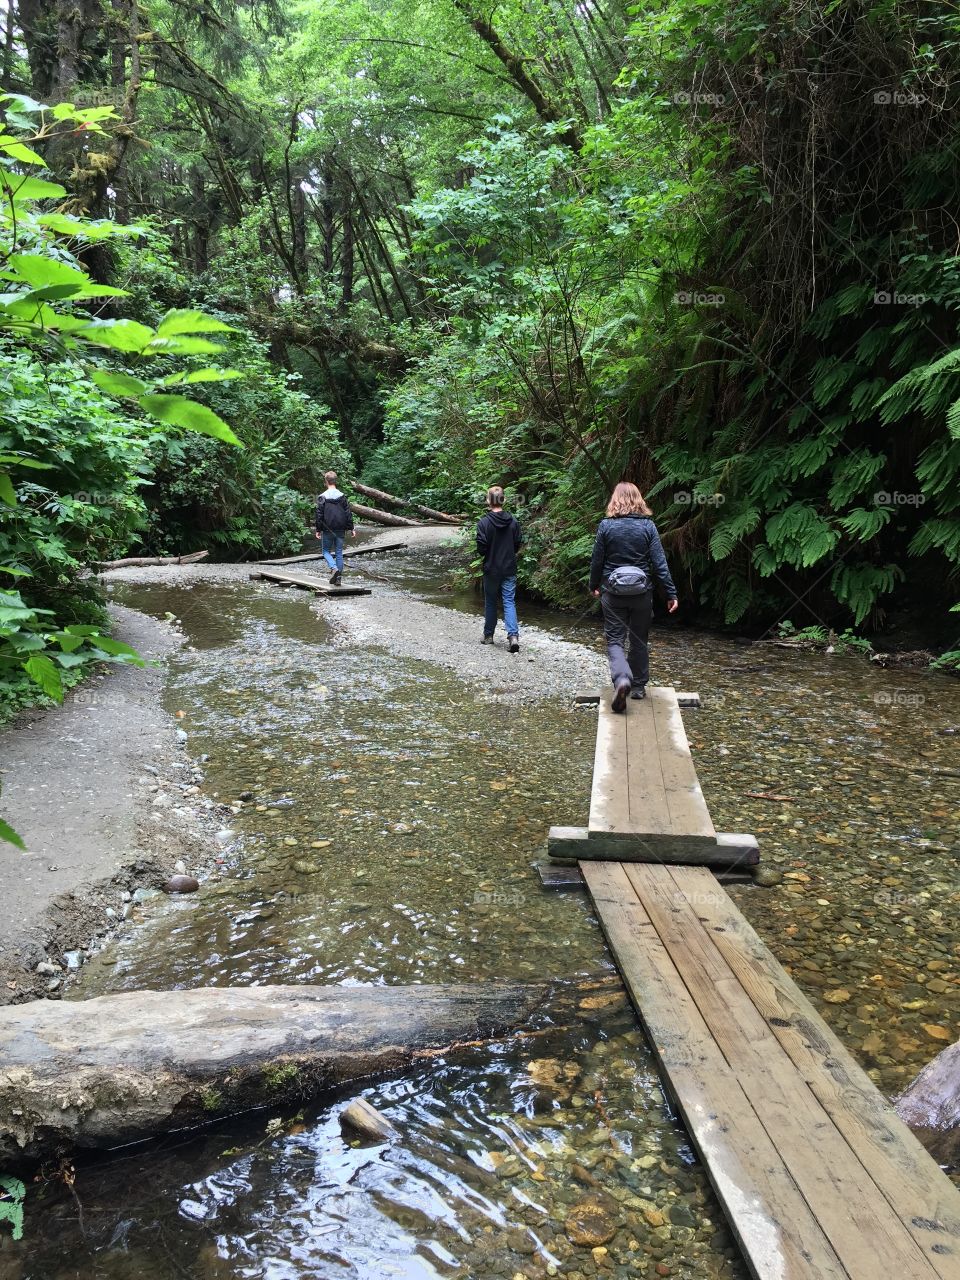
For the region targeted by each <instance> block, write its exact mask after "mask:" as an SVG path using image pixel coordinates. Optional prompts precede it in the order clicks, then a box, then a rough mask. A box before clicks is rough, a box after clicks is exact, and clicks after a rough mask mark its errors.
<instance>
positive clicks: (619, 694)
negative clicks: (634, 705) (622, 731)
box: [610, 680, 630, 715]
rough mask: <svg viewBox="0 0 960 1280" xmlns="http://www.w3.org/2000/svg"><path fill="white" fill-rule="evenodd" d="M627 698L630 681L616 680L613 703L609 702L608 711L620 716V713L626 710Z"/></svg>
mask: <svg viewBox="0 0 960 1280" xmlns="http://www.w3.org/2000/svg"><path fill="white" fill-rule="evenodd" d="M629 696H630V681H629V680H618V681H617V691H616V693H615V694H614V695H613V702H611V704H610V709H611V710H612V711H616V712H617V714H618V715H620V714H622V712H624V711H625V710H626V707H627V698H628V697H629Z"/></svg>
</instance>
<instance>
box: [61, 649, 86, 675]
mask: <svg viewBox="0 0 960 1280" xmlns="http://www.w3.org/2000/svg"><path fill="white" fill-rule="evenodd" d="M53 657H54V661H55V662H57V663H58V664H59V665H60V666H61V667H64V668H66V669H67V670H68V671H69V669H70V668H71V667H82V666H83V664H84V663H85V662H89V661H90V654H88V653H70V652H69V651H66V652H64V653H55V654H54V655H53Z"/></svg>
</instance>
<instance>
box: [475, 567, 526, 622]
mask: <svg viewBox="0 0 960 1280" xmlns="http://www.w3.org/2000/svg"><path fill="white" fill-rule="evenodd" d="M501 600H502V601H503V625H504V626H505V627H506V629H507V635H508V636H517V635H519V634H520V625H519V623H518V622H517V604H516V601H517V578H516V574H514V576H513V577H512V578H494V577H492V576H491V575H490V574H489V573H485V574H484V575H483V605H484V610H483V634H484V635H485V636H492V635H493V633H494V631H496V629H497V605H498V604H499V602H500V601H501Z"/></svg>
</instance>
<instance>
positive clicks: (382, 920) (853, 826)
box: [0, 531, 960, 1280]
mask: <svg viewBox="0 0 960 1280" xmlns="http://www.w3.org/2000/svg"><path fill="white" fill-rule="evenodd" d="M446 536H447V535H446V534H445V532H444V533H443V534H442V535H436V534H433V533H432V531H431V536H430V539H429V540H427V541H425V542H424V544H423V545H420V546H418V547H411V548H410V550H409V551H408V552H406V553H400V554H395V555H383V556H374V557H370V558H367V557H364V561H365V563H366V566H367V568H366V569H365V570H362V569H361V568H360V567H359V562H358V568H357V576H358V579H359V580H365V581H367V582H368V584H369V585H371V587H373V589H374V594H373V595H371V596H370V597H360V598H358V599H357V600H347V599H344V600H337V601H326V600H323V601H314V600H312V599H311V598H310V597H308V596H304V595H302V594H300V593H297V594H294V593H292V592H284V591H283V590H282V589H280V588H277V587H272V586H265V585H257V586H252V585H250V584H249V583H248V582H247V580H246V571H245V570H244V569H243V568H242V567H238V568H231V567H218V566H212V567H210V568H206V567H204V566H197V567H192V568H190V569H184V570H183V571H178V572H177V574H176V576H171V575H170V574H169V571H167V570H156V571H145V572H143V571H141V572H138V573H126V572H125V573H124V574H121V575H116V577H117V586H116V590H115V595H116V597H117V598H120V597H121V596H122V599H123V601H124V603H126V604H128V605H130V606H133V607H135V608H138V609H141V610H145V611H147V612H149V613H152V614H154V615H155V616H157V617H162V616H163V615H164V614H165V613H166V612H171V613H173V614H174V615H175V616H176V617H177V618H178V619H179V620H180V626H181V627H182V630H183V633H184V636H185V639H186V644H185V646H184V648H183V649H181V650H180V651H178V652H177V653H176V654H175V655H172V657H171V659H170V677H169V682H168V686H167V693H166V705H167V710H168V712H169V713H170V714H172V715H175V714H176V713H177V712H181V713H182V715H181V716H180V718H179V720H178V722H177V723H178V724H179V725H180V726H181V728H182V730H183V732H184V733H186V734H187V735H188V742H187V746H188V749H189V751H190V753H191V754H192V755H194V756H196V757H197V758H201V757H203V756H206V757H208V758H207V759H206V761H205V763H204V766H203V768H204V772H205V780H204V782H203V784H202V785H203V794H204V795H205V796H206V797H207V798H208V799H209V800H210V801H211V803H213V804H224V805H227V806H228V807H229V828H228V830H229V831H230V832H232V833H234V834H233V835H232V836H231V837H229V839H228V842H227V851H226V852H225V853H224V854H223V855H221V856H222V861H221V862H220V863H219V864H215V865H214V867H213V870H212V874H210V875H208V876H206V877H204V878H203V883H202V885H201V888H200V891H199V892H198V893H197V894H194V895H190V896H189V897H186V898H179V899H169V898H166V897H164V898H159V897H158V898H154V899H151V900H149V901H147V902H146V903H145V904H144V905H143V908H142V911H143V917H144V920H143V924H142V925H141V926H140V927H138V928H136V929H132V930H129V931H128V932H127V933H126V935H125V936H124V937H123V938H122V939H120V940H119V941H118V943H117V945H116V946H115V947H112V948H110V950H108V952H107V953H106V955H104V956H102V957H100V958H99V959H94V960H93V961H92V962H91V963H90V964H89V965H87V966H85V968H84V970H83V972H82V975H81V977H80V979H79V981H78V982H77V983H76V984H75V985H73V986H72V988H71V989H70V990H69V991H68V994H69V995H71V996H75V997H80V998H82V997H86V996H90V995H96V994H100V993H107V992H113V991H136V990H143V989H148V988H158V989H164V990H174V991H175V990H177V989H185V988H190V987H199V986H218V985H222V986H235V985H243V984H297V983H343V984H347V985H352V984H357V983H371V982H372V983H385V984H396V983H417V982H429V983H437V982H449V981H462V982H470V981H479V982H485V981H492V980H494V979H501V980H509V981H523V982H526V981H537V980H539V979H542V978H544V977H549V978H574V977H580V978H582V977H584V976H589V975H596V974H598V973H604V972H606V973H609V971H610V970H609V960H608V958H607V955H606V952H605V949H604V947H603V943H602V939H601V936H600V932H599V929H598V928H597V926H596V923H595V921H594V920H593V919H592V917H591V914H590V911H589V908H588V906H587V903H586V901H585V899H584V897H583V896H582V895H580V894H577V893H571V894H552V895H551V894H546V893H544V892H543V891H542V890H541V889H540V887H539V883H538V882H537V880H536V879H535V878H534V875H533V873H532V869H531V864H532V863H533V862H534V861H535V860H536V859H537V858H539V857H540V856H542V848H543V841H544V836H545V833H546V830H547V828H548V827H549V826H550V825H552V824H565V823H567V824H571V825H573V824H577V823H580V822H582V821H583V818H584V816H585V812H586V805H587V797H588V794H589V778H590V769H591V765H592V757H593V737H594V720H593V717H592V715H591V713H590V712H589V711H584V710H575V709H574V708H573V706H572V704H571V701H570V697H569V694H570V693H572V692H573V691H574V689H575V688H578V687H581V686H582V685H584V684H587V683H590V682H596V681H597V680H598V679H600V678H601V677H602V672H603V660H602V652H601V641H600V636H599V633H598V630H597V627H596V623H595V621H594V620H592V619H591V618H590V617H589V616H584V617H583V618H581V619H569V618H561V617H557V616H556V615H550V614H548V613H540V614H537V613H535V612H534V611H531V610H529V609H528V610H526V611H525V613H524V614H522V615H521V621H522V623H523V624H524V625H523V638H522V644H523V647H522V649H521V654H520V655H519V658H520V660H519V661H516V660H513V659H512V658H511V657H510V655H508V654H507V653H506V652H505V650H503V649H494V650H490V649H482V648H481V647H480V645H479V643H478V641H479V634H478V630H479V629H478V626H477V612H476V609H477V602H476V600H475V599H474V598H472V597H471V596H470V595H469V594H465V595H458V594H456V593H452V592H450V591H449V590H448V588H447V586H446V582H447V576H446V573H447V569H448V568H449V564H450V552H449V551H448V550H447V549H445V547H444V546H443V545H442V544H438V538H439V539H445V538H446ZM364 572H366V573H367V577H366V578H365V579H364V578H363V573H364ZM530 659H532V661H530ZM653 662H654V678H655V679H657V680H660V681H663V682H664V683H673V684H675V685H676V686H677V687H681V688H685V689H695V690H699V691H700V693H701V695H702V699H703V708H702V710H701V711H699V712H695V713H689V714H687V715H686V717H685V722H686V725H687V731H688V736H689V737H690V739H691V744H692V747H693V750H694V753H695V758H696V762H697V768H698V772H699V775H700V778H701V781H702V783H703V787H704V791H705V794H706V796H707V799H708V803H709V805H710V809H711V814H712V816H713V818H714V821H715V823H716V825H717V827H718V829H726V830H738V831H753V832H755V833H756V834H757V836H758V838H759V840H760V843H761V848H762V851H763V856H764V859H765V861H766V863H767V865H768V866H769V867H771V868H773V869H775V870H777V871H778V872H779V873H780V874H781V876H782V879H781V881H780V883H779V884H778V885H776V887H774V888H772V889H768V890H761V889H758V888H754V887H752V886H743V887H741V886H731V888H730V892H731V894H732V895H733V896H734V897H735V898H736V900H737V902H738V905H739V906H740V908H741V910H742V911H743V912H744V914H745V915H747V916H748V918H749V919H750V920H751V922H752V923H753V924H754V926H755V927H756V928H757V929H758V931H759V932H760V933H761V934H762V935H763V936H764V939H765V941H767V943H768V944H769V945H770V946H771V948H772V949H773V951H774V953H775V954H776V955H777V957H778V958H779V959H780V960H781V961H782V962H783V963H785V964H786V965H787V966H788V967H789V968H790V969H791V971H792V973H793V975H794V977H795V978H796V979H797V981H798V982H799V983H800V984H801V986H802V987H803V988H804V989H805V990H806V992H807V994H808V995H810V996H811V998H812V999H814V1000H816V1001H817V1002H818V1003H819V1006H820V1008H821V1010H822V1011H823V1014H824V1016H825V1018H826V1019H827V1021H828V1022H829V1023H830V1024H831V1025H832V1026H833V1027H834V1028H835V1029H836V1030H837V1031H838V1033H839V1034H840V1035H841V1037H842V1038H843V1039H844V1040H845V1041H846V1043H847V1044H848V1045H849V1047H850V1048H851V1049H852V1050H853V1052H854V1053H855V1054H856V1055H857V1056H858V1058H859V1059H860V1061H861V1062H862V1063H863V1064H864V1065H865V1067H866V1068H867V1069H868V1070H869V1071H870V1073H871V1075H872V1076H873V1078H874V1079H875V1080H876V1081H877V1082H878V1083H879V1085H880V1087H881V1088H882V1089H883V1090H884V1091H886V1092H887V1093H888V1094H889V1095H892V1094H894V1093H896V1092H898V1091H899V1089H900V1088H902V1086H903V1085H904V1084H905V1083H906V1082H907V1080H909V1079H910V1077H911V1076H912V1075H913V1074H915V1072H916V1071H917V1070H919V1068H920V1067H921V1066H922V1065H923V1064H924V1063H925V1062H926V1061H928V1060H929V1059H930V1058H931V1057H932V1056H933V1054H934V1053H935V1052H936V1051H937V1049H938V1048H939V1047H941V1044H943V1043H946V1039H945V1037H949V1038H951V1039H955V1038H957V1036H958V1034H960V958H958V957H960V933H958V928H960V926H958V924H957V920H958V915H957V910H956V907H957V897H958V886H957V879H956V876H955V871H954V868H955V857H956V850H957V845H958V836H960V831H958V822H960V817H958V807H957V804H956V794H957V793H956V787H957V779H956V778H955V777H954V776H953V772H952V771H955V770H956V760H955V743H956V730H957V728H958V725H960V687H958V686H957V684H956V683H954V682H951V681H950V680H948V679H946V678H944V677H941V676H936V675H927V674H920V673H913V672H910V673H905V672H899V673H893V672H877V671H876V670H874V669H872V668H870V667H869V666H867V665H866V664H864V663H862V662H860V661H858V660H856V659H853V658H840V657H831V658H825V657H824V656H823V655H818V654H796V653H789V652H784V651H780V650H766V649H759V648H756V647H750V646H745V645H738V644H736V643H734V642H731V641H730V640H727V639H719V638H717V637H711V636H707V635H703V634H693V633H690V632H685V631H683V630H682V629H679V628H676V627H673V626H672V625H671V626H663V627H661V628H660V629H659V630H658V631H657V632H656V635H655V645H654V658H653ZM191 785H198V784H191ZM164 791H165V792H167V789H166V788H164ZM167 793H168V794H171V795H173V794H174V793H173V792H167ZM175 798H176V797H175ZM159 808H160V809H161V810H162V809H163V805H162V804H161V806H159ZM159 825H160V824H157V826H158V828H159ZM234 841H236V843H234ZM597 999H598V1003H597V1004H596V1005H595V1006H594V1007H592V1008H590V1007H585V1008H583V1009H582V1010H581V1011H580V1012H579V1016H578V1017H577V1018H576V1019H574V1020H570V1021H569V1022H566V1023H564V1024H563V1025H557V1026H555V1027H552V1028H547V1029H546V1031H545V1034H543V1035H538V1036H537V1038H536V1039H535V1040H533V1041H530V1042H526V1041H524V1040H522V1039H521V1040H517V1039H516V1038H506V1039H504V1040H503V1041H502V1042H500V1043H494V1044H487V1045H484V1046H477V1047H476V1048H475V1049H472V1050H468V1051H467V1052H466V1053H465V1054H464V1055H462V1056H458V1058H457V1060H456V1061H452V1060H451V1061H447V1060H445V1059H444V1058H443V1056H442V1055H441V1056H440V1057H439V1058H437V1059H434V1060H432V1061H431V1062H430V1063H429V1064H428V1065H426V1066H423V1067H421V1068H417V1069H415V1070H413V1071H411V1072H408V1073H405V1074H404V1075H403V1076H402V1077H395V1078H391V1079H386V1080H381V1081H372V1082H371V1083H370V1084H369V1086H368V1087H367V1088H365V1089H364V1090H363V1095H364V1097H365V1098H366V1099H367V1100H368V1101H369V1102H371V1103H372V1104H374V1105H375V1106H376V1107H377V1108H378V1109H379V1110H380V1111H381V1112H382V1113H383V1114H384V1115H385V1116H386V1118H387V1119H388V1120H389V1121H390V1122H391V1124H392V1125H393V1127H394V1130H395V1135H396V1136H395V1137H393V1138H391V1139H390V1140H389V1141H388V1142H386V1143H384V1144H381V1145H379V1146H373V1147H369V1146H363V1145H360V1144H356V1143H354V1142H352V1141H351V1140H350V1139H349V1138H348V1137H346V1136H345V1135H344V1133H343V1132H342V1131H341V1128H340V1124H339V1119H338V1117H339V1112H340V1109H341V1108H342V1105H343V1103H344V1102H345V1101H346V1100H347V1099H346V1097H344V1098H337V1097H333V1098H324V1099H322V1100H320V1101H319V1102H316V1103H314V1102H309V1101H306V1102H304V1103H303V1104H298V1103H297V1102H296V1101H295V1100H294V1101H289V1100H288V1101H287V1102H285V1103H284V1105H282V1106H277V1107H273V1108H268V1109H267V1111H266V1112H264V1113H261V1114H259V1115H255V1116H250V1117H245V1118H242V1119H237V1120H235V1121H228V1122H221V1123H220V1125H219V1126H218V1127H217V1128H215V1129H210V1130H202V1131H200V1132H193V1133H185V1134H182V1135H180V1136H177V1137H169V1138H167V1139H166V1140H164V1142H163V1143H161V1144H154V1145H152V1146H149V1147H145V1148H141V1149H133V1150H130V1151H128V1152H125V1153H123V1154H122V1155H120V1156H118V1157H117V1158H114V1159H112V1160H109V1161H106V1162H98V1163H95V1164H85V1165H83V1166H82V1167H81V1168H80V1169H79V1170H78V1175H77V1181H76V1184H75V1187H74V1190H76V1192H77V1195H78V1197H79V1199H80V1202H81V1204H82V1206H83V1214H82V1217H81V1216H80V1215H79V1214H78V1210H77V1203H76V1201H75V1199H74V1197H73V1194H72V1193H71V1192H69V1191H66V1190H65V1189H62V1188H60V1187H59V1186H58V1184H56V1183H50V1184H46V1185H45V1186H44V1187H43V1188H42V1189H41V1190H40V1191H39V1192H37V1193H36V1194H37V1195H38V1196H39V1197H40V1199H38V1200H34V1199H33V1198H32V1197H31V1198H30V1199H29V1200H28V1204H27V1239H28V1240H29V1243H30V1249H29V1251H27V1250H26V1249H20V1248H19V1247H13V1248H12V1249H11V1247H10V1246H9V1244H8V1242H7V1241H5V1240H4V1241H3V1252H0V1266H2V1264H3V1263H4V1262H5V1263H6V1265H8V1267H10V1268H16V1269H15V1270H11V1272H10V1274H11V1276H13V1277H16V1280H39V1278H40V1277H41V1276H42V1277H44V1280H47V1277H54V1278H55V1280H66V1277H67V1276H70V1277H71V1280H75V1278H76V1277H78V1276H80V1277H86V1276H90V1277H93V1276H100V1275H108V1276H111V1277H112V1276H117V1277H126V1276H133V1275H136V1276H138V1277H148V1278H149V1280H167V1278H168V1277H175V1276H182V1275H187V1276H191V1277H192V1276H197V1277H198V1278H199V1277H200V1276H201V1275H202V1276H204V1277H206V1276H210V1275H212V1276H215V1277H219V1278H222V1280H235V1278H236V1280H239V1277H241V1276H242V1277H244V1278H246V1277H263V1278H264V1280H267V1278H268V1277H270V1280H273V1278H274V1277H278V1276H282V1277H284V1280H285V1278H286V1277H298V1276H301V1275H302V1276H307V1275H311V1276H314V1275H318V1276H340V1275H345V1276H354V1277H364V1278H366V1277H370V1278H371V1280H372V1278H373V1277H377V1278H378V1280H379V1277H381V1276H383V1275H387V1274H391V1275H398V1276H403V1277H411V1278H414V1277H415V1278H417V1280H419V1278H420V1277H428V1276H429V1277H434V1276H450V1277H462V1278H463V1280H467V1277H470V1280H474V1278H476V1280H484V1278H485V1277H488V1276H489V1277H499V1276H505V1277H517V1276H524V1277H526V1278H527V1280H540V1278H541V1277H543V1276H547V1275H554V1274H559V1275H563V1276H571V1277H573V1278H574V1280H584V1278H585V1277H593V1276H617V1277H636V1276H641V1277H644V1278H645V1280H646V1278H650V1277H657V1276H682V1277H687V1278H688V1280H701V1278H702V1280H708V1278H710V1280H715V1278H716V1277H730V1278H733V1280H740V1277H742V1276H744V1270H743V1267H742V1264H741V1262H740V1261H739V1255H738V1253H737V1250H736V1247H735V1245H734V1243H733V1241H732V1240H731V1238H730V1236H729V1234H728V1233H727V1231H726V1228H725V1226H724V1224H723V1220H722V1217H721V1215H720V1211H719V1208H718V1206H717V1204H716V1202H715V1200H714V1199H713V1196H712V1193H711V1191H710V1188H709V1185H708V1183H707V1180H706V1177H705V1175H704V1172H703V1170H702V1168H701V1166H700V1165H699V1163H698V1162H697V1160H696V1158H695V1156H694V1154H693V1152H692V1151H691V1149H690V1147H689V1144H688V1143H687V1140H686V1137H685V1134H684V1132H683V1130H682V1128H681V1127H680V1126H679V1125H678V1123H677V1121H676V1117H675V1115H674V1113H673V1110H672V1108H671V1106H670V1104H669V1101H668V1100H666V1099H665V1098H664V1096H663V1093H662V1090H661V1087H660V1083H659V1080H658V1077H657V1074H656V1071H655V1068H654V1064H653V1060H652V1057H651V1054H650V1052H649V1050H648V1049H647V1047H646V1045H645V1043H644V1041H643V1038H642V1035H641V1034H640V1032H639V1031H638V1029H637V1027H636V1024H635V1021H634V1019H633V1015H632V1013H631V1012H630V1011H629V1009H628V1008H627V1007H626V1005H625V1003H624V1001H623V998H622V996H620V995H619V994H615V995H614V997H613V998H612V999H611V998H610V995H609V993H603V994H602V995H600V996H598V997H597ZM64 1259H68V1260H69V1261H64ZM4 1280H6V1277H5V1276H4Z"/></svg>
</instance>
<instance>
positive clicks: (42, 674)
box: [23, 653, 63, 702]
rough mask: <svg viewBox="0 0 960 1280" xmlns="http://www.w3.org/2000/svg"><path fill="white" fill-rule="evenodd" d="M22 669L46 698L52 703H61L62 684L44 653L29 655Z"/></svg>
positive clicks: (56, 671)
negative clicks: (52, 701)
mask: <svg viewBox="0 0 960 1280" xmlns="http://www.w3.org/2000/svg"><path fill="white" fill-rule="evenodd" d="M23 669H24V671H26V673H27V675H28V676H29V677H30V679H31V680H32V681H33V682H34V684H38V685H39V686H40V688H41V689H42V690H43V692H44V693H45V694H46V695H47V697H48V698H53V700H54V702H62V701H63V682H62V681H61V679H60V672H59V671H58V670H57V668H56V667H55V666H54V664H53V662H52V660H51V659H50V658H48V657H47V655H46V654H45V653H31V655H30V657H29V658H28V659H27V660H26V662H25V663H24V664H23Z"/></svg>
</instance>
